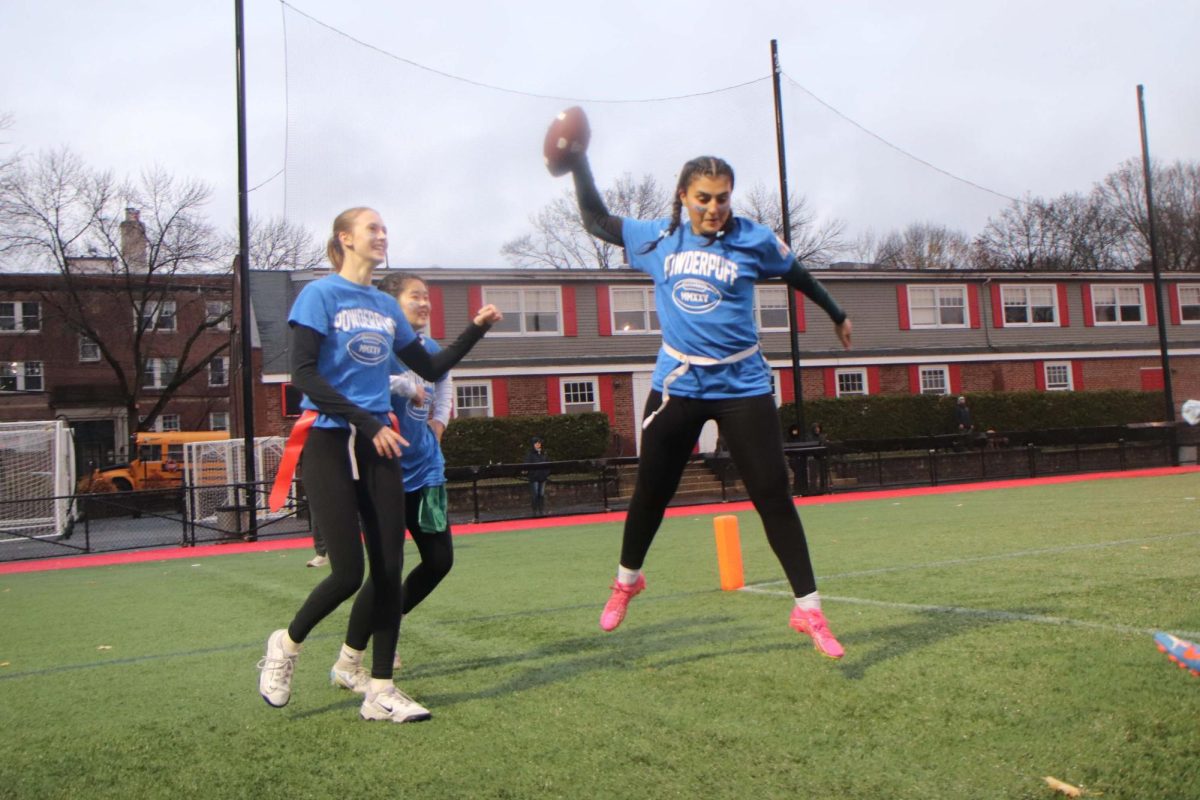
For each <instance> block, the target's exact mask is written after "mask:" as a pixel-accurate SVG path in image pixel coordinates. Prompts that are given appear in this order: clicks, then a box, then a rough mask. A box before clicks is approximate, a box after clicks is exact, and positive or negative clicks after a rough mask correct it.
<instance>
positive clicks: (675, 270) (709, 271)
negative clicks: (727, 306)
mask: <svg viewBox="0 0 1200 800" xmlns="http://www.w3.org/2000/svg"><path fill="white" fill-rule="evenodd" d="M681 276H682V277H681ZM737 276H738V266H737V264H735V263H734V262H732V261H730V260H728V259H726V258H723V257H721V255H719V254H718V253H705V252H703V251H698V250H689V251H687V252H684V253H673V254H671V255H669V256H667V258H666V259H665V260H664V261H663V277H664V279H666V280H667V282H670V281H671V279H672V278H676V277H678V278H679V280H676V281H675V282H674V285H673V286H672V287H671V299H672V300H673V301H674V302H675V305H676V306H677V307H678V308H679V310H681V311H684V312H686V313H688V314H706V313H708V312H709V311H712V310H713V309H714V308H716V307H717V306H719V305H720V304H721V300H722V299H723V297H724V293H723V292H722V290H721V289H720V288H718V287H719V285H720V284H725V285H726V286H732V285H733V282H734V281H736V280H737ZM714 283H715V284H717V286H714V285H713V284H714Z"/></svg>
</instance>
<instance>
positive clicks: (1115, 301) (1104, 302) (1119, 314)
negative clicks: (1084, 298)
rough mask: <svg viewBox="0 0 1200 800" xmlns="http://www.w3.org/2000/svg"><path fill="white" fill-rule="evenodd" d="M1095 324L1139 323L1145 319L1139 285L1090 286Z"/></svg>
mask: <svg viewBox="0 0 1200 800" xmlns="http://www.w3.org/2000/svg"><path fill="white" fill-rule="evenodd" d="M1092 318H1093V319H1095V320H1096V324H1097V325H1141V324H1142V323H1143V322H1144V321H1145V319H1146V313H1145V310H1144V308H1143V298H1142V287H1141V286H1092Z"/></svg>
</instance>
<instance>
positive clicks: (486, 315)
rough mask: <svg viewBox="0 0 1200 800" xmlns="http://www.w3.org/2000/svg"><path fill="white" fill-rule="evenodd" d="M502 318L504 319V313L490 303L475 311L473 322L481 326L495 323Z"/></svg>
mask: <svg viewBox="0 0 1200 800" xmlns="http://www.w3.org/2000/svg"><path fill="white" fill-rule="evenodd" d="M502 319H504V315H503V314H501V313H500V309H498V308H496V307H495V306H494V305H492V304H491V303H488V304H487V305H486V306H484V307H483V308H481V309H479V311H477V312H475V324H476V325H478V326H479V327H481V328H482V327H484V326H486V325H495V324H496V323H497V322H499V321H500V320H502Z"/></svg>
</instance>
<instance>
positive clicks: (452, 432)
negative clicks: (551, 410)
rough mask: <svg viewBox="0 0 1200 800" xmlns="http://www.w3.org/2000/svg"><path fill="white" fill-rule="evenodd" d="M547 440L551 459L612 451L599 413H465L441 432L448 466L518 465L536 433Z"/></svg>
mask: <svg viewBox="0 0 1200 800" xmlns="http://www.w3.org/2000/svg"><path fill="white" fill-rule="evenodd" d="M535 436H540V437H542V439H543V440H545V445H544V446H545V448H546V454H547V455H549V456H550V459H551V460H553V461H575V460H579V459H587V458H600V457H601V456H603V455H604V454H605V452H606V451H607V450H608V445H609V439H610V436H611V433H610V431H609V425H608V416H607V415H605V414H601V413H595V412H593V413H588V414H556V415H553V416H536V417H464V418H461V419H455V420H452V421H451V422H450V425H449V427H447V428H446V433H445V434H444V435H443V436H442V452H443V453H445V455H446V466H448V467H469V466H476V465H480V464H519V463H521V462H522V461H524V460H525V455H526V454H527V453H528V452H529V449H530V447H531V441H532V439H533V437H535Z"/></svg>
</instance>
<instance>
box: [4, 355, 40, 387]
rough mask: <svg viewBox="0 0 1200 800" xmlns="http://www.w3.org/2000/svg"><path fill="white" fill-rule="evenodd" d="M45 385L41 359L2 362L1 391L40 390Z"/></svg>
mask: <svg viewBox="0 0 1200 800" xmlns="http://www.w3.org/2000/svg"><path fill="white" fill-rule="evenodd" d="M43 386H44V383H43V381H42V362H41V361H4V362H0V392H40V391H42V388H43Z"/></svg>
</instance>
